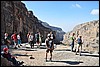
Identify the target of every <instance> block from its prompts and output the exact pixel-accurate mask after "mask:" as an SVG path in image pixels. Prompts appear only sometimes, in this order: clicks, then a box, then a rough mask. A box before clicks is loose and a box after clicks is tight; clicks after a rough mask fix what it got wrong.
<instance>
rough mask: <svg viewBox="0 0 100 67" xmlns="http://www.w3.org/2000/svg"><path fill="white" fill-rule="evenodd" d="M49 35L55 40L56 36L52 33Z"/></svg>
mask: <svg viewBox="0 0 100 67" xmlns="http://www.w3.org/2000/svg"><path fill="white" fill-rule="evenodd" d="M48 35H50V36H51V38H52V39H53V40H54V39H55V35H54V34H53V33H52V31H51V32H50V33H49V34H48Z"/></svg>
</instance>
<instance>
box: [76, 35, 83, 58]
mask: <svg viewBox="0 0 100 67" xmlns="http://www.w3.org/2000/svg"><path fill="white" fill-rule="evenodd" d="M76 41H77V49H76V55H77V52H78V51H79V53H80V56H81V51H82V44H83V40H82V36H81V35H79V36H78V38H77V40H76Z"/></svg>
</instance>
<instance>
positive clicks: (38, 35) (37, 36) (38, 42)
mask: <svg viewBox="0 0 100 67" xmlns="http://www.w3.org/2000/svg"><path fill="white" fill-rule="evenodd" d="M36 44H37V48H39V47H40V32H37V34H36Z"/></svg>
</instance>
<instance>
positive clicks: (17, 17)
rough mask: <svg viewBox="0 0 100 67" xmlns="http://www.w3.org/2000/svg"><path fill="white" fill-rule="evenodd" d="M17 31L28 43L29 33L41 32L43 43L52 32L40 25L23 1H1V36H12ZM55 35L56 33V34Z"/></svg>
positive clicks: (23, 40)
mask: <svg viewBox="0 0 100 67" xmlns="http://www.w3.org/2000/svg"><path fill="white" fill-rule="evenodd" d="M14 31H16V32H17V33H21V36H22V42H27V38H26V35H27V33H28V32H33V34H35V33H36V32H37V31H40V33H41V35H43V39H42V40H43V41H44V40H45V38H46V36H47V34H48V33H49V32H50V31H53V30H51V29H50V28H47V27H45V26H43V25H42V24H40V23H39V20H38V18H37V17H36V16H34V14H33V12H32V11H28V10H27V8H26V7H25V4H24V3H22V2H21V1H1V36H2V37H3V35H4V33H5V32H7V33H8V34H9V35H12V33H14ZM54 34H55V32H54Z"/></svg>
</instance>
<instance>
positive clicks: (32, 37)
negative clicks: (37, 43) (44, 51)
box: [29, 33, 34, 48]
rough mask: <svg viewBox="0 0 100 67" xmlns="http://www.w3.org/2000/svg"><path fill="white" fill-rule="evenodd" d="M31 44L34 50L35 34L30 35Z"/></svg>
mask: <svg viewBox="0 0 100 67" xmlns="http://www.w3.org/2000/svg"><path fill="white" fill-rule="evenodd" d="M29 44H30V46H31V48H34V36H33V33H31V34H30V35H29Z"/></svg>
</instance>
